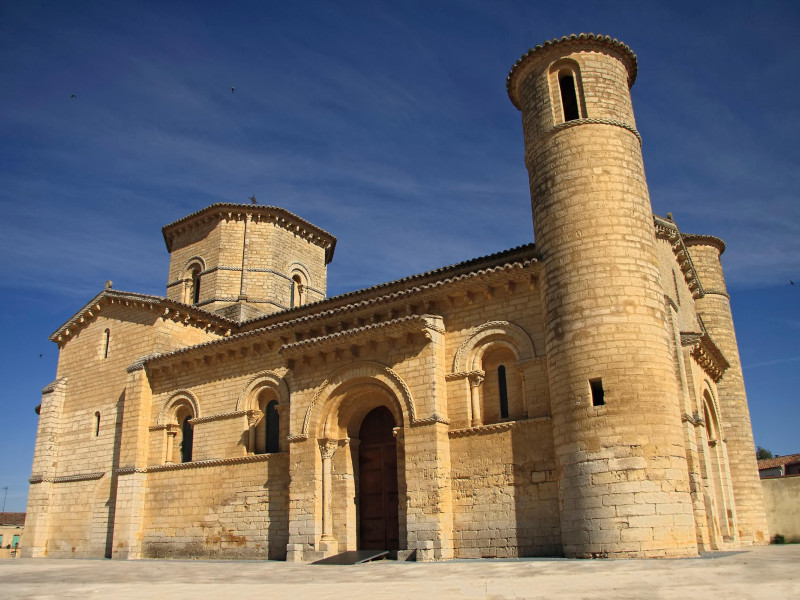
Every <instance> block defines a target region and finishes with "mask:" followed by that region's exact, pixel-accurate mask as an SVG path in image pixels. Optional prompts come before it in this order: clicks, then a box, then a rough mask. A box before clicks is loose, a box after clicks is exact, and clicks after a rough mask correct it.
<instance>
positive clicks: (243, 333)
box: [147, 244, 537, 362]
mask: <svg viewBox="0 0 800 600" xmlns="http://www.w3.org/2000/svg"><path fill="white" fill-rule="evenodd" d="M535 251H536V247H535V245H534V244H525V245H522V246H517V247H515V248H511V249H510V250H504V251H503V252H497V253H495V254H490V255H488V256H482V257H479V258H474V259H471V260H467V261H464V262H461V263H456V264H454V265H449V266H447V267H442V268H439V269H434V270H432V271H426V272H425V273H420V274H418V275H412V276H410V277H405V278H403V279H397V280H395V281H390V282H388V283H381V284H378V285H375V286H372V287H369V288H364V289H361V290H356V291H353V292H348V293H346V294H341V295H339V296H333V297H331V298H326V299H324V300H320V301H318V302H313V303H310V304H303V305H301V306H299V307H295V308H290V309H287V310H284V311H281V312H278V313H273V314H271V315H267V316H265V317H260V318H256V319H253V320H251V321H245V322H244V323H242V324H241V325H240V326H239V327H238V328H237V333H234V334H233V335H229V336H226V337H223V338H219V339H215V340H209V341H207V342H203V343H201V344H197V345H195V346H187V347H185V348H179V349H177V350H173V351H172V352H168V353H164V354H160V355H153V356H151V357H148V358H147V362H151V361H159V360H162V359H165V358H169V357H174V356H177V355H180V354H186V353H188V352H194V351H197V350H200V349H207V348H210V347H213V346H218V345H220V344H230V343H233V342H236V341H237V340H241V339H243V338H246V337H252V336H255V335H261V334H263V333H265V332H267V331H273V330H276V329H281V328H286V327H292V326H295V325H297V324H300V323H305V322H310V321H312V320H316V319H320V318H326V317H330V316H332V315H334V314H337V313H340V312H348V311H351V310H353V309H358V308H363V307H365V306H367V305H369V304H372V303H376V302H379V301H381V300H386V299H392V298H399V297H402V296H403V295H405V294H409V293H410V294H413V293H416V292H420V291H423V290H425V289H430V288H433V287H437V286H440V285H447V284H449V283H453V282H457V281H461V280H464V279H468V278H471V277H476V276H481V275H485V274H490V273H495V272H502V271H506V270H508V269H513V268H517V267H520V266H522V267H524V266H526V265H529V264H531V263H535V262H536V261H537V259H536V256H535Z"/></svg>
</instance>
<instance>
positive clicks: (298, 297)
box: [291, 273, 305, 308]
mask: <svg viewBox="0 0 800 600" xmlns="http://www.w3.org/2000/svg"><path fill="white" fill-rule="evenodd" d="M291 285H292V298H291V306H292V308H294V307H295V306H300V305H301V304H303V303H304V301H305V285H304V284H303V276H302V275H301V274H300V273H295V274H294V275H292V284H291Z"/></svg>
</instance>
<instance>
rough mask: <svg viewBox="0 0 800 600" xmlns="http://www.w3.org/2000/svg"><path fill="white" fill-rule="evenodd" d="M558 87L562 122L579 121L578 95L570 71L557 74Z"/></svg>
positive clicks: (573, 76) (561, 71)
mask: <svg viewBox="0 0 800 600" xmlns="http://www.w3.org/2000/svg"><path fill="white" fill-rule="evenodd" d="M558 87H559V90H560V91H561V109H562V111H563V112H564V122H567V121H574V120H575V119H580V118H581V114H580V109H579V108H578V94H577V91H576V89H575V75H574V74H573V72H572V70H570V69H561V70H560V71H559V72H558Z"/></svg>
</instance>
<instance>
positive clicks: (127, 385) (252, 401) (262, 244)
mask: <svg viewBox="0 0 800 600" xmlns="http://www.w3.org/2000/svg"><path fill="white" fill-rule="evenodd" d="M636 72H637V61H636V57H635V55H634V54H633V53H632V52H631V50H630V49H629V48H628V47H627V46H626V45H624V44H622V43H621V42H618V41H617V40H612V39H611V38H608V37H604V36H595V35H592V34H582V35H580V36H575V35H573V36H570V37H564V38H561V39H558V40H553V41H551V42H547V43H545V44H543V45H541V46H537V47H536V48H534V49H532V50H531V51H529V52H528V53H527V54H525V55H524V56H523V57H522V58H521V59H520V60H519V61H517V63H516V64H515V65H514V66H513V68H512V70H511V72H510V74H509V76H508V80H507V86H508V93H509V97H510V99H511V101H512V103H513V104H514V105H515V106H516V107H517V108H518V109H519V110H520V111H521V113H522V124H523V134H524V138H525V163H526V165H527V167H528V171H529V176H530V189H531V206H532V211H533V223H534V233H535V238H536V245H535V246H534V245H533V244H529V245H526V246H521V247H517V248H513V249H510V250H505V251H502V252H499V253H497V254H493V255H490V256H485V257H481V258H476V259H472V260H467V261H465V262H462V263H459V264H455V265H451V266H448V267H444V268H441V269H437V270H434V271H430V272H427V273H422V274H418V275H413V276H410V277H407V278H404V279H400V280H397V281H392V282H389V283H384V284H381V285H376V286H374V287H370V288H367V289H362V290H358V291H354V292H351V293H347V294H342V295H339V296H335V297H331V298H327V297H326V287H327V281H326V269H327V265H328V264H329V263H330V261H331V260H332V259H333V254H334V249H335V245H336V239H335V238H334V237H333V236H332V235H331V234H329V233H327V232H326V231H324V230H322V229H320V228H319V227H317V226H315V225H312V224H311V223H309V222H307V221H305V220H304V219H302V218H301V217H298V216H297V215H294V214H292V213H290V212H288V211H286V210H284V209H281V208H275V207H269V206H261V205H255V204H254V205H237V204H225V203H221V204H214V205H212V206H209V207H207V208H205V209H203V210H200V211H198V212H196V213H194V214H191V215H189V216H187V217H185V218H183V219H180V220H179V221H176V222H174V223H171V224H169V225H167V226H166V227H164V229H163V233H164V240H165V242H166V246H167V250H168V251H169V253H170V267H169V277H168V282H167V291H166V296H165V297H158V296H149V295H143V294H138V293H131V292H122V291H117V290H114V289H111V288H110V287H109V288H107V289H105V290H103V291H102V292H101V293H99V294H98V295H97V296H96V297H95V298H93V299H92V300H91V301H90V302H88V303H87V304H86V305H85V306H84V307H83V308H82V309H81V310H80V311H78V313H77V314H76V315H75V316H74V317H73V318H72V319H70V321H69V322H67V323H66V324H64V325H63V326H62V327H60V328H59V329H58V330H57V331H56V332H55V333H54V334H53V335H52V337H51V339H52V341H54V342H55V343H57V344H58V346H59V349H60V356H59V363H58V372H57V376H56V379H55V381H53V382H52V383H51V384H50V385H48V386H47V387H46V388H45V389H44V390H43V395H42V403H41V406H40V408H39V413H40V414H39V428H38V434H37V441H36V449H35V455H34V464H33V470H32V475H31V479H30V484H31V485H30V494H29V500H28V519H27V523H26V545H25V550H24V552H25V553H26V555H27V556H34V557H36V556H50V557H102V556H107V557H112V558H150V557H195V558H201V557H208V558H265V559H266V558H269V559H286V560H290V561H310V560H315V559H318V558H322V557H326V556H331V555H333V554H336V553H338V552H342V551H346V550H356V549H387V550H390V551H397V552H398V553H399V556H400V557H401V558H402V557H406V556H408V555H411V554H413V555H414V556H415V558H416V560H422V561H427V560H446V559H450V558H454V557H456V558H480V557H512V556H562V555H563V556H569V557H679V556H694V555H696V554H697V552H698V550H711V549H721V548H731V547H737V546H740V545H748V544H754V543H765V542H766V540H767V539H768V534H767V526H766V518H765V515H764V510H763V501H762V498H761V489H760V486H759V479H758V469H757V466H756V459H755V452H754V448H753V437H752V429H751V426H750V417H749V411H748V406H747V399H746V396H745V390H744V383H743V379H742V372H741V366H740V364H739V354H738V348H737V345H736V338H735V334H734V327H733V320H732V317H731V311H730V304H729V298H728V294H727V291H726V289H725V281H724V277H723V273H722V267H721V263H720V255H721V253H722V252H723V250H724V247H725V246H724V244H723V242H722V241H721V240H720V239H718V238H716V237H713V236H708V235H691V234H686V233H682V232H681V231H680V230H679V229H678V227H677V226H676V224H675V222H674V221H673V220H672V218H671V216H670V215H668V216H667V217H659V216H656V215H654V214H653V213H652V209H651V205H650V199H649V195H648V190H647V185H646V181H645V176H644V167H643V163H642V154H641V137H640V135H639V133H638V131H637V129H636V124H635V120H634V115H633V110H632V106H631V97H630V92H629V90H630V86H631V85H633V82H634V80H635V78H636Z"/></svg>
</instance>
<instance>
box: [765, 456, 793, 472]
mask: <svg viewBox="0 0 800 600" xmlns="http://www.w3.org/2000/svg"><path fill="white" fill-rule="evenodd" d="M796 462H800V454H787V455H786V456H776V457H775V458H762V459H761V460H759V461H758V469H759V471H760V470H761V469H771V468H773V467H780V466H781V465H788V464H790V463H796Z"/></svg>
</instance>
